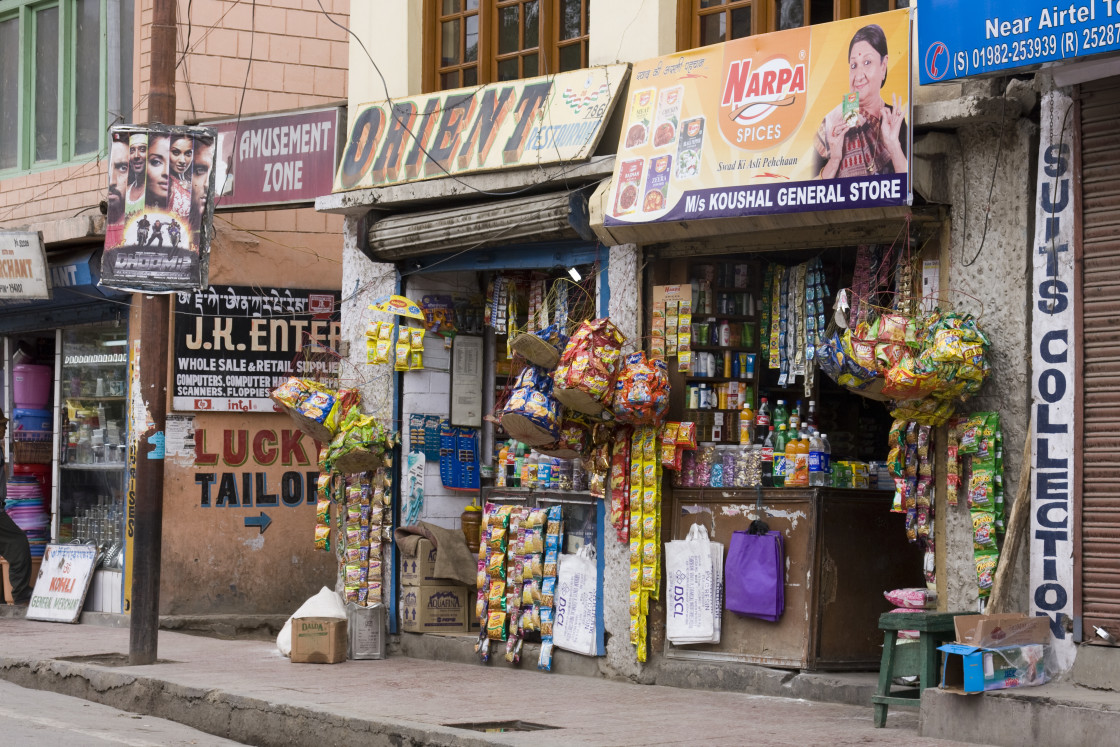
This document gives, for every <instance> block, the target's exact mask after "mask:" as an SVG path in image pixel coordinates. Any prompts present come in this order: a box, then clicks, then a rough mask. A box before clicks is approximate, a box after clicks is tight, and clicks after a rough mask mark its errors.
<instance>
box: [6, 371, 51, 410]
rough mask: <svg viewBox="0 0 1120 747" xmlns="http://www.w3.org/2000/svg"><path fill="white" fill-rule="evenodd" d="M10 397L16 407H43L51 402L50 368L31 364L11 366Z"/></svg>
mask: <svg viewBox="0 0 1120 747" xmlns="http://www.w3.org/2000/svg"><path fill="white" fill-rule="evenodd" d="M12 395H13V399H14V400H15V403H16V407H26V408H39V407H45V406H46V404H47V403H48V402H50V401H51V367H50V366H36V365H34V364H31V363H20V364H17V365H15V366H12Z"/></svg>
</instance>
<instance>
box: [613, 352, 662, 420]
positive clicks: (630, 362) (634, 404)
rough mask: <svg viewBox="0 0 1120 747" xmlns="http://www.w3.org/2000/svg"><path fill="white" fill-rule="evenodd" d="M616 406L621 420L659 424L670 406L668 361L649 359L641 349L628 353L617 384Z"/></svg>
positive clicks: (614, 402)
mask: <svg viewBox="0 0 1120 747" xmlns="http://www.w3.org/2000/svg"><path fill="white" fill-rule="evenodd" d="M612 409H613V411H614V416H615V419H616V420H617V421H618V422H620V423H630V424H633V425H658V424H659V423H660V422H661V419H662V418H663V417H664V416H665V411H666V410H667V409H669V370H668V368H666V366H665V361H662V360H653V361H648V360H646V354H645V353H644V352H643V351H640V350H639V351H638V352H636V353H631V354H630V355H628V356H626V364H625V366H624V367H623V369H622V372H621V373H620V374H619V375H618V381H617V383H616V384H615V392H614V399H613V400H612Z"/></svg>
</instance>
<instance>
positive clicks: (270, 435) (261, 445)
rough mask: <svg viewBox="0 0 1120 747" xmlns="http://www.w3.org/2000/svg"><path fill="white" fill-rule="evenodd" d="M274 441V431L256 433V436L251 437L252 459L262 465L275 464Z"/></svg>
mask: <svg viewBox="0 0 1120 747" xmlns="http://www.w3.org/2000/svg"><path fill="white" fill-rule="evenodd" d="M276 441H277V438H276V431H257V435H255V436H253V459H255V460H256V462H257V463H258V464H262V465H269V464H272V463H273V462H275V461H276V455H277V450H276Z"/></svg>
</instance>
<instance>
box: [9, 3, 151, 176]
mask: <svg viewBox="0 0 1120 747" xmlns="http://www.w3.org/2000/svg"><path fill="white" fill-rule="evenodd" d="M133 12H134V0H0V175H4V176H12V175H14V174H18V173H20V172H31V171H39V170H43V169H49V168H57V167H59V166H63V165H66V164H68V163H72V162H75V161H89V160H93V159H95V158H97V157H99V156H100V154H102V153H104V152H105V149H106V147H107V141H108V135H107V132H108V128H109V127H110V126H111V125H113V124H116V123H118V122H119V121H124V120H126V119H127V118H128V117H129V116H130V111H129V110H130V107H131V98H132V56H133V49H132V23H133V18H134V16H133ZM110 52H112V59H110ZM91 68H92V69H91ZM110 101H112V102H114V103H113V104H112V105H110Z"/></svg>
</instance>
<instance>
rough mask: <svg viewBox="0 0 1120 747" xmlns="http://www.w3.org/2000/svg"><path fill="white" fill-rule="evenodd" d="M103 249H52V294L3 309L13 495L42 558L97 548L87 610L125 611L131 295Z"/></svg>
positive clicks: (0, 324)
mask: <svg viewBox="0 0 1120 747" xmlns="http://www.w3.org/2000/svg"><path fill="white" fill-rule="evenodd" d="M100 252H101V250H100V248H99V247H94V248H81V247H74V248H67V249H63V250H60V251H54V252H49V253H48V255H47V258H48V262H49V264H48V268H49V272H50V279H51V287H52V293H51V295H52V297H51V299H49V300H40V301H31V302H26V303H17V302H12V301H8V302H5V304H4V306H3V307H0V330H2V331H3V334H4V335H5V337H4V360H5V379H4V392H5V398H4V411H5V412H6V413H7V414H8V417H9V419H10V423H9V429H8V439H9V440H8V443H7V444H6V446H7V449H6V451H7V453H8V455H9V462H10V463H11V472H10V476H8V477H7V478H6V479H8V486H7V488H8V490H7V498H8V511H9V514H10V515H12V516H13V518H14V519H15V520H16V522H17V524H18V525H19V526H20V527H21V528H23V529H24V530H25V531H26V532H27V534H28V539H29V542H30V545H31V554H32V559H33V560H35V559H38V558H41V557H42V554H43V551H44V549H45V547H46V545H47V543H48V542H57V543H64V544H65V543H69V542H79V543H90V542H92V543H93V544H95V545H96V546H97V548H98V550H99V553H100V554H99V555H98V563H97V566H96V569H95V571H94V574H93V579H92V581H91V585H90V589H89V592H88V594H87V602H86V609H87V610H89V611H94V612H121V611H123V609H124V605H125V584H124V582H123V579H124V574H125V573H126V572H127V567H128V561H129V556H128V541H127V531H126V520H125V519H126V508H127V506H126V493H127V467H126V457H127V443H128V442H127V428H128V419H127V414H126V407H125V402H126V401H127V394H128V381H129V377H128V305H129V296H128V294H124V293H118V292H115V291H112V290H110V289H106V288H101V287H99V286H98V269H99V267H100Z"/></svg>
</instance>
